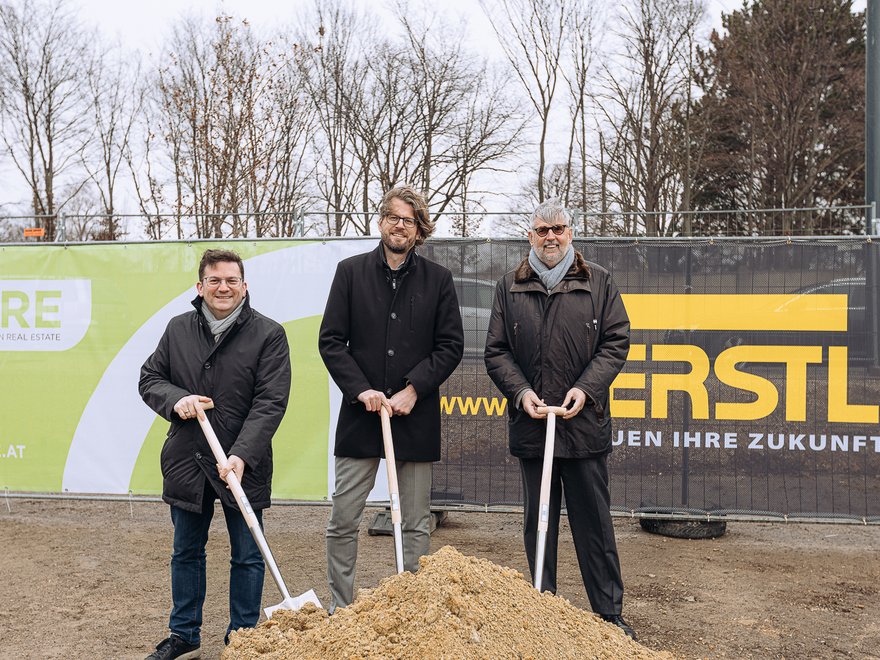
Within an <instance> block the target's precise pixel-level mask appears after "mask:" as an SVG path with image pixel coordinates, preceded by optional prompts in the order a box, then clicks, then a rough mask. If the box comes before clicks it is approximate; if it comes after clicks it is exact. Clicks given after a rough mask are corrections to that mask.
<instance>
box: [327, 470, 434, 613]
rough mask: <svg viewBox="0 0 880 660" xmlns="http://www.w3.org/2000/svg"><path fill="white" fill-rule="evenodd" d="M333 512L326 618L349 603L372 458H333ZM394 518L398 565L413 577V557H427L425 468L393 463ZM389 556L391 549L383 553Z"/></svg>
mask: <svg viewBox="0 0 880 660" xmlns="http://www.w3.org/2000/svg"><path fill="white" fill-rule="evenodd" d="M335 465H336V488H335V490H334V492H333V509H332V511H331V512H330V521H329V522H328V523H327V532H326V538H327V579H328V581H329V583H330V607H329V608H328V611H329V612H330V613H331V614H332V613H333V610H335V609H336V608H337V607H346V606H347V605H351V603H352V601H353V600H354V575H355V562H356V560H357V545H358V528H359V527H360V522H361V517H362V516H363V513H364V506H365V505H366V503H367V496H368V495H369V494H370V491H371V490H372V489H373V485H374V484H375V481H376V471H377V470H378V468H379V459H378V458H347V457H343V456H337V457H336V460H335ZM397 485H398V488H399V489H400V516H401V529H402V530H403V566H404V569H405V570H407V571H410V572H412V573H415V572H416V571H417V570H418V569H419V557H421V556H422V555H426V554H428V548H429V546H430V543H431V463H430V462H421V461H419V462H415V461H403V462H400V461H398V462H397ZM389 552H391V553H392V556H393V552H394V550H393V547H391V548H390V549H389Z"/></svg>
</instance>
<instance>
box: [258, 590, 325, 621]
mask: <svg viewBox="0 0 880 660" xmlns="http://www.w3.org/2000/svg"><path fill="white" fill-rule="evenodd" d="M306 603H314V605H315V607H319V608H321V609H324V607H323V605H321V601H320V600H318V596H317V594H316V593H315V590H314V589H309V590H308V591H307V592H305V593H304V594H300V595H299V596H291V597H290V598H285V599H284V600H282V601H281V602H280V603H278V604H277V605H271V606H269V607H266V608H264V609H263V611H264V612H265V613H266V618H267V619H270V618H272V614H273V613H274V612H275V610H298V609H301V608H302V606H303V605H305V604H306Z"/></svg>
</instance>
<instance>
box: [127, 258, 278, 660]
mask: <svg viewBox="0 0 880 660" xmlns="http://www.w3.org/2000/svg"><path fill="white" fill-rule="evenodd" d="M196 290H197V291H198V296H197V297H196V299H195V300H193V303H192V304H193V307H195V309H194V310H193V311H190V312H187V313H185V314H181V315H180V316H176V317H174V318H173V319H171V321H170V322H169V323H168V327H167V328H166V329H165V334H164V335H162V339H161V340H160V341H159V346H158V347H157V348H156V351H155V352H154V353H153V354H152V355H151V356H150V357H149V358H147V361H146V362H145V363H144V366H143V367H142V368H141V378H140V383H139V387H138V390H139V391H140V394H141V397H143V399H144V401H145V402H146V404H147V405H148V406H150V408H152V409H153V410H155V411H156V412H157V413H158V414H159V415H161V416H162V417H163V418H165V419H166V420H168V421H169V422H171V427H170V428H169V430H168V438H167V439H166V440H165V445H164V446H163V447H162V455H161V463H162V476H163V483H162V499H163V500H165V501H166V502H167V503H168V504H169V505H170V506H171V520H172V522H173V524H174V547H173V552H172V555H171V598H172V602H173V606H172V610H171V617H170V620H169V624H168V627H169V629H170V631H171V634H170V636H169V637H168V638H167V639H165V640H163V641H162V642H161V643H160V644H159V645H158V646H157V647H156V651H155V653H153V654H151V655H150V656H148V660H150V659H159V660H164V659H166V658H191V657H192V658H195V657H198V654H199V647H200V633H201V625H202V605H203V604H204V601H205V545H206V543H207V541H208V528H209V527H210V524H211V518H212V516H213V515H214V500H215V499H217V498H219V499H220V503H221V505H222V507H223V513H224V515H225V517H226V528H227V530H228V532H229V540H230V546H231V551H232V561H231V565H230V570H229V591H230V598H229V625H228V627H227V630H226V640H227V642H228V640H229V632H230V631H232V630H237V629H238V628H252V627H254V626H255V625H256V624H257V620H258V619H259V618H260V604H261V601H262V595H263V575H264V572H265V567H264V564H263V558H262V556H261V555H260V549H259V547H258V546H257V544H256V542H255V541H254V539H253V537H252V536H251V534H250V531H249V530H248V527H247V522H246V521H245V518H244V516H242V514H241V512H240V510H239V508H238V506H237V504H236V502H235V499H234V498H233V496H232V494H231V492H230V491H229V490H228V489H227V488H226V485H225V482H224V481H223V480H224V479H225V477H226V475H227V474H228V472H229V469H231V470H232V471H234V472H235V475H236V476H237V477H238V479H239V481H240V482H241V485H242V488H244V491H245V494H246V495H247V497H248V499H249V500H250V503H251V506H252V507H253V509H254V512H255V513H256V514H257V517H258V518H259V519H260V521H261V522H262V510H263V509H265V508H267V507H268V506H269V504H270V496H271V486H272V436H273V435H274V434H275V431H276V430H277V429H278V425H279V424H280V423H281V419H282V417H284V411H285V410H286V409H287V400H288V397H289V395H290V353H289V348H288V344H287V336H286V335H285V333H284V328H282V327H281V325H279V324H278V323H276V322H275V321H273V320H271V319H269V318H267V317H265V316H263V315H262V314H260V313H259V312H257V311H255V310H253V309H252V308H251V306H250V296H249V294H248V293H247V283H246V282H245V281H244V264H243V263H242V261H241V257H239V256H238V255H237V254H236V253H235V252H230V251H227V250H206V251H205V253H204V254H203V255H202V260H201V263H200V264H199V281H198V282H197V283H196ZM211 401H212V402H213V403H214V409H213V410H209V411H207V412H203V410H202V406H203V404H205V403H207V402H211ZM198 414H207V415H208V416H209V417H210V419H211V425H212V426H213V428H214V431H215V432H216V434H217V438H218V439H219V440H220V444H221V445H222V446H223V450H224V451H225V452H226V454H227V455H228V457H229V469H222V470H221V469H220V468H219V466H218V465H217V463H216V461H215V459H214V457H213V454H212V453H211V449H210V447H209V445H208V442H207V440H206V439H205V437H204V434H203V433H202V430H201V427H200V426H199V424H198V420H197V419H196V417H197V415H198Z"/></svg>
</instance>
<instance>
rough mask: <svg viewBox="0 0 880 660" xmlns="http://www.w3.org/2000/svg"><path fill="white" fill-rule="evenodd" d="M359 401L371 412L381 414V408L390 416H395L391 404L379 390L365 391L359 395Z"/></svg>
mask: <svg viewBox="0 0 880 660" xmlns="http://www.w3.org/2000/svg"><path fill="white" fill-rule="evenodd" d="M358 401H360V402H361V403H363V404H364V407H365V408H366V409H367V410H368V411H369V412H379V410H380V409H381V408H385V410H387V411H388V414H389V415H393V414H394V409H393V408H392V407H391V402H390V401H389V400H388V399H387V398H386V397H385V394H383V393H382V392H380V391H379V390H364V391H363V392H361V393H360V394H358Z"/></svg>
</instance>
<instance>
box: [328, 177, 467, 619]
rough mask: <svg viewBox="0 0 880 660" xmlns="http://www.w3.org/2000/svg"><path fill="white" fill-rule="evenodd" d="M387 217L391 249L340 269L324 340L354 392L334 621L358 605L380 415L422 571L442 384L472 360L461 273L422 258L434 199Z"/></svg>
mask: <svg viewBox="0 0 880 660" xmlns="http://www.w3.org/2000/svg"><path fill="white" fill-rule="evenodd" d="M379 214H380V219H379V232H380V235H381V238H382V240H381V243H380V244H379V246H378V247H377V248H376V249H375V250H373V251H371V252H368V253H366V254H362V255H358V256H355V257H351V258H349V259H345V260H343V261H342V262H340V263H339V266H338V267H337V269H336V276H335V277H334V279H333V284H332V286H331V288H330V295H329V297H328V299H327V307H326V309H325V310H324V319H323V321H322V322H321V332H320V337H319V341H318V348H319V350H320V352H321V357H322V358H323V359H324V364H325V365H326V366H327V370H328V371H329V372H330V375H331V376H332V377H333V380H334V381H335V382H336V384H337V385H338V386H339V389H340V390H341V391H342V406H341V409H340V411H339V419H338V423H337V426H336V445H335V451H334V454H335V470H336V484H335V490H334V492H333V509H332V511H331V514H330V521H329V523H328V526H327V534H326V536H327V574H328V578H329V583H330V594H331V602H330V607H329V611H330V612H331V613H332V612H333V611H334V610H335V609H336V608H337V607H345V606H347V605H349V604H351V602H352V600H353V598H354V572H355V562H356V560H357V535H358V526H359V524H360V520H361V516H362V515H363V511H364V505H365V504H366V501H367V496H368V495H369V493H370V490H371V489H372V487H373V484H374V482H375V479H376V471H377V469H378V467H379V460H380V458H381V457H382V456H383V448H382V430H381V424H380V420H379V416H378V415H377V414H376V413H378V412H379V410H380V409H381V408H382V407H383V406H384V407H385V408H386V409H387V410H388V412H389V414H391V415H394V417H393V418H392V429H393V437H394V454H395V458H396V461H397V478H398V485H399V489H400V512H401V517H402V525H401V527H402V530H403V557H404V567H405V568H406V570H408V571H413V572H415V571H416V570H418V567H419V557H421V556H422V555H424V554H427V552H428V546H429V544H430V532H431V528H430V518H431V509H430V505H431V463H432V462H433V461H437V460H439V459H440V385H441V384H442V383H443V382H444V381H445V380H446V379H447V378H448V377H449V376H450V374H452V372H453V371H454V370H455V368H456V366H458V363H459V362H460V361H461V357H462V352H463V350H464V334H463V331H462V323H461V314H460V312H459V309H458V299H457V297H456V295H455V287H454V286H453V282H452V274H451V273H450V272H449V270H448V269H446V268H444V267H442V266H440V265H438V264H436V263H433V262H431V261H428V260H427V259H424V258H422V257H420V256H419V255H418V254H417V253H416V251H415V249H414V248H415V247H416V246H418V245H421V244H422V243H423V242H424V241H425V240H426V239H427V238H428V237H429V236H430V235H431V233H432V232H433V231H434V225H433V223H431V221H430V220H429V218H428V211H427V204H426V203H425V199H424V198H423V197H422V196H421V195H420V194H419V193H417V192H416V191H415V190H413V189H412V188H410V187H407V186H401V187H398V188H394V189H392V190H390V191H389V192H388V193H386V195H385V197H384V198H383V199H382V203H381V205H380V208H379Z"/></svg>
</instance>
